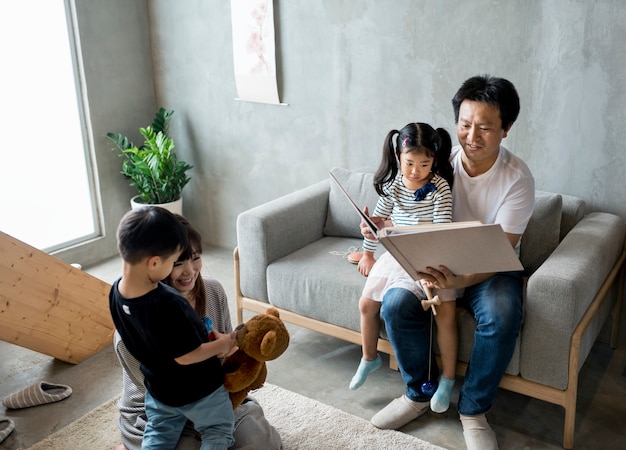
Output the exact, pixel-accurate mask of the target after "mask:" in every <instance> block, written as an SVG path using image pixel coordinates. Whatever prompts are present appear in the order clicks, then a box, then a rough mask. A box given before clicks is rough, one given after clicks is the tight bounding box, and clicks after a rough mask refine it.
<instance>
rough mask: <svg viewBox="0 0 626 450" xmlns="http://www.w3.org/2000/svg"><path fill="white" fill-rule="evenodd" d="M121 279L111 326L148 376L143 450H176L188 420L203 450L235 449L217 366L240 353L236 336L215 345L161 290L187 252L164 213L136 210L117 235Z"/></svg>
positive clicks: (184, 306) (180, 301)
mask: <svg viewBox="0 0 626 450" xmlns="http://www.w3.org/2000/svg"><path fill="white" fill-rule="evenodd" d="M117 240H118V249H119V252H120V255H121V256H122V259H123V275H122V277H121V278H120V279H118V280H117V281H116V282H115V283H114V284H113V286H112V287H111V292H110V294H109V307H110V309H111V316H112V317H113V322H114V324H115V327H116V329H117V331H118V332H119V334H120V335H121V337H122V340H123V341H124V343H125V344H126V347H127V348H128V350H129V351H130V352H131V354H132V355H133V356H134V357H135V358H137V359H138V360H139V361H140V363H141V371H142V372H143V374H144V376H145V385H146V398H145V408H146V415H147V417H148V424H147V425H146V429H145V432H144V439H143V444H142V448H174V447H175V446H176V443H177V442H178V439H179V437H180V433H181V431H182V429H183V427H184V425H185V422H186V421H187V419H189V420H191V421H192V422H193V423H194V426H195V429H196V430H197V431H198V432H200V433H201V435H202V447H201V449H202V450H205V449H206V450H208V449H215V450H226V449H227V448H228V447H230V446H231V445H232V444H233V443H234V439H233V427H234V414H233V408H232V404H231V402H230V398H229V396H228V392H227V391H226V390H225V389H224V386H223V381H224V374H223V372H222V366H221V363H220V360H219V358H220V357H224V356H226V355H227V354H229V353H231V352H232V351H234V347H233V345H234V339H235V335H234V333H233V334H221V333H217V332H216V331H215V330H214V331H213V334H214V335H215V340H214V341H209V336H208V333H207V330H206V328H205V326H204V324H203V322H202V320H201V319H200V318H199V317H198V315H197V314H196V312H195V311H194V310H193V308H192V307H191V306H190V304H189V302H188V301H187V300H185V298H184V297H182V296H181V295H180V294H179V293H178V292H177V291H176V290H175V289H172V288H170V287H169V286H167V285H165V284H163V283H161V280H163V279H164V278H166V277H167V276H168V275H169V273H170V272H171V271H172V267H173V265H174V263H175V262H176V260H177V259H178V257H179V255H180V253H181V252H182V250H183V249H184V248H186V246H187V231H186V228H185V227H184V226H183V225H182V223H181V222H180V221H179V220H178V219H177V218H176V217H175V216H174V215H173V214H172V213H170V212H169V211H167V210H165V209H163V208H159V207H154V206H151V207H146V208H141V209H138V210H133V211H130V212H128V213H126V215H124V217H123V218H122V220H121V222H120V225H119V227H118V231H117Z"/></svg>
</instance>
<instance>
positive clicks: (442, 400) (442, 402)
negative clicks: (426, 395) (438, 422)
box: [430, 376, 454, 413]
mask: <svg viewBox="0 0 626 450" xmlns="http://www.w3.org/2000/svg"><path fill="white" fill-rule="evenodd" d="M453 387H454V380H451V379H449V378H445V377H443V376H442V377H441V379H440V380H439V386H438V387H437V392H435V395H433V398H431V399H430V409H432V410H433V411H434V412H436V413H444V412H446V411H447V410H448V408H449V407H450V394H451V393H452V388H453Z"/></svg>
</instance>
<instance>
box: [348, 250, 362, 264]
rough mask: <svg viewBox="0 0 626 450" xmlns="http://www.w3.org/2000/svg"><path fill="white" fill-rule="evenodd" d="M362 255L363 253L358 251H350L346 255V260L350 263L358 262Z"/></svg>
mask: <svg viewBox="0 0 626 450" xmlns="http://www.w3.org/2000/svg"><path fill="white" fill-rule="evenodd" d="M362 256H363V253H359V252H354V253H350V254H349V255H348V261H350V262H351V263H352V264H358V263H359V261H360V260H361V257H362Z"/></svg>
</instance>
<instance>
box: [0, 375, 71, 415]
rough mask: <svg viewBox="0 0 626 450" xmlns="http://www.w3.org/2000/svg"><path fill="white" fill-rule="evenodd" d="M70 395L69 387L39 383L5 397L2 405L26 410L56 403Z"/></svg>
mask: <svg viewBox="0 0 626 450" xmlns="http://www.w3.org/2000/svg"><path fill="white" fill-rule="evenodd" d="M71 394H72V388H71V387H69V386H66V385H64V384H52V383H47V382H45V381H41V382H39V383H35V384H33V385H32V386H29V387H27V388H24V389H22V390H21V391H19V392H16V393H14V394H11V395H9V396H8V397H5V399H4V400H2V404H3V405H4V406H5V407H6V408H10V409H20V408H28V407H29V406H37V405H44V404H46V403H53V402H58V401H59V400H63V399H64V398H67V397H69V396H70V395H71Z"/></svg>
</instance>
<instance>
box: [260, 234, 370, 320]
mask: <svg viewBox="0 0 626 450" xmlns="http://www.w3.org/2000/svg"><path fill="white" fill-rule="evenodd" d="M359 244H360V240H358V239H352V238H338V237H323V238H322V239H319V240H317V241H315V242H313V243H312V244H309V245H307V246H306V247H303V248H301V249H299V250H296V251H295V252H293V253H291V254H289V255H287V256H285V257H283V258H280V259H277V260H276V261H274V262H273V263H271V264H270V265H269V266H268V267H267V290H268V294H269V298H270V302H271V303H272V305H274V306H276V307H278V308H282V309H286V310H288V311H292V312H295V313H298V314H300V315H303V316H307V317H311V318H313V319H317V320H321V321H323V322H327V323H332V324H333V325H338V326H340V327H344V328H348V329H351V330H354V331H359V330H360V319H359V318H360V316H359V297H360V296H361V291H362V290H363V286H364V285H365V277H363V276H362V275H361V274H360V273H359V271H358V270H357V268H356V266H355V265H354V264H350V263H349V262H348V260H347V259H346V258H345V257H342V256H340V255H338V254H337V252H338V251H343V250H345V249H348V248H349V247H351V246H358V245H359Z"/></svg>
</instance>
